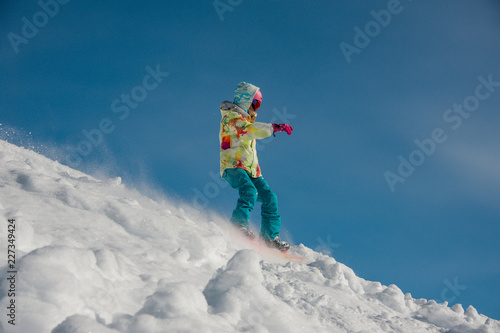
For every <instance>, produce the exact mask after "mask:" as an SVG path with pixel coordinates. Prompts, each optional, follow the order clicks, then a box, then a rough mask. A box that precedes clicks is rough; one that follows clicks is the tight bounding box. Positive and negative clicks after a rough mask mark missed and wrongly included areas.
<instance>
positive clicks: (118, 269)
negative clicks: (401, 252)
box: [0, 140, 500, 333]
mask: <svg viewBox="0 0 500 333" xmlns="http://www.w3.org/2000/svg"><path fill="white" fill-rule="evenodd" d="M0 217H1V220H2V221H3V222H2V225H3V227H1V228H0V251H3V253H7V246H8V245H9V244H12V242H8V241H7V240H8V239H9V238H8V236H9V235H8V234H9V232H8V228H7V226H8V224H9V222H8V221H9V220H15V221H14V222H13V224H15V232H14V235H15V246H16V248H15V255H16V262H15V265H14V268H12V267H7V260H5V259H4V261H3V262H2V264H1V265H3V266H2V267H1V268H2V269H1V271H0V278H1V284H0V307H1V308H2V309H5V310H4V312H5V313H4V314H3V315H2V320H1V321H0V332H9V333H10V332H13V333H15V332H19V333H35V332H36V333H45V332H47V333H50V332H52V333H70V332H71V333H84V332H85V333H87V332H93V333H96V332H102V333H109V332H123V333H142V332H144V333H146V332H147V333H154V332H158V333H159V332H273V333H274V332H287V333H289V332H301V333H303V332H318V333H320V332H346V333H347V332H349V333H354V332H355V333H368V332H370V333H374V332H404V333H407V332H412V333H418V332H422V333H423V332H425V333H430V332H436V333H437V332H439V333H495V332H500V322H498V321H496V320H493V319H490V318H487V317H486V316H484V315H481V314H478V313H477V311H476V310H475V309H474V308H473V307H469V308H467V310H466V311H464V309H463V308H462V306H461V305H454V306H453V307H452V308H450V307H448V305H447V303H442V304H437V303H436V302H435V301H428V300H424V299H419V300H417V299H414V298H412V297H411V295H410V294H408V293H407V294H404V293H403V292H402V291H401V290H400V289H399V288H398V287H397V286H395V285H390V286H384V285H382V284H380V283H378V282H372V281H366V280H364V279H362V278H360V277H358V276H356V274H355V273H354V272H353V270H352V269H350V268H349V267H347V266H345V265H343V264H342V263H339V262H337V261H336V260H335V259H334V258H332V257H329V256H326V255H324V254H321V253H318V252H314V251H313V250H311V249H309V248H307V247H305V246H303V245H297V246H293V247H292V249H291V252H292V253H293V254H296V255H299V256H304V257H307V258H310V261H311V263H310V264H297V263H290V262H289V263H286V262H283V261H282V260H281V261H280V260H267V259H266V258H263V257H262V256H261V255H260V254H259V253H258V252H256V251H255V250H254V249H251V248H249V247H248V246H247V247H245V245H244V244H241V242H238V241H236V240H235V239H234V238H232V237H230V236H229V234H228V230H227V229H228V225H227V223H226V222H225V221H224V220H223V219H222V218H220V217H218V216H217V215H215V214H213V213H209V212H205V213H204V215H202V216H200V214H199V213H198V211H197V209H195V208H192V207H190V206H188V205H183V204H178V203H177V204H176V203H173V202H171V201H169V200H166V199H156V200H152V199H150V198H148V197H146V196H144V195H142V194H140V193H139V192H138V191H136V190H134V189H130V188H127V186H126V185H125V184H123V183H122V182H121V179H120V178H113V179H106V180H100V179H96V178H94V177H91V176H89V175H86V174H83V173H81V172H79V171H76V170H73V169H71V168H68V167H66V166H63V165H61V164H59V163H57V162H54V161H52V160H49V159H47V158H45V157H43V156H41V155H39V154H37V153H35V152H33V151H29V150H26V149H23V148H20V147H17V146H14V145H12V144H9V143H7V142H5V141H1V140H0ZM11 270H14V271H15V273H8V271H11ZM12 275H14V277H13V276H12ZM11 304H14V305H15V310H13V312H12V311H10V310H9V311H10V314H13V316H10V317H9V316H6V314H9V312H7V309H8V306H10V305H11ZM13 324H15V325H13Z"/></svg>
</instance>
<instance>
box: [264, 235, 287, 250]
mask: <svg viewBox="0 0 500 333" xmlns="http://www.w3.org/2000/svg"><path fill="white" fill-rule="evenodd" d="M264 242H265V243H266V245H267V246H268V247H270V248H272V249H277V250H280V251H281V252H286V251H288V250H289V249H290V244H288V243H287V242H285V241H282V240H280V237H279V236H276V237H274V239H264Z"/></svg>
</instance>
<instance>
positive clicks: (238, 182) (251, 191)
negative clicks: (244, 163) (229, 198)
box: [223, 168, 257, 228]
mask: <svg viewBox="0 0 500 333" xmlns="http://www.w3.org/2000/svg"><path fill="white" fill-rule="evenodd" d="M223 178H224V179H225V180H226V181H227V182H228V183H229V185H231V187H232V188H234V189H237V190H238V192H239V195H240V197H239V199H238V202H237V204H236V208H235V209H234V211H233V214H232V216H231V223H233V224H235V225H241V226H244V227H247V228H249V227H250V225H249V222H248V220H249V219H250V212H251V211H252V210H253V207H254V206H255V202H256V201H257V189H256V188H255V186H254V184H253V183H252V180H251V178H250V176H249V175H248V173H247V172H246V171H245V170H243V169H239V168H235V169H226V170H225V171H224V174H223Z"/></svg>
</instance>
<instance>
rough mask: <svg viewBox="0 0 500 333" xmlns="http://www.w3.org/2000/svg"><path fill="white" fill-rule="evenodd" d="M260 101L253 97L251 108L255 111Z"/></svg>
mask: <svg viewBox="0 0 500 333" xmlns="http://www.w3.org/2000/svg"><path fill="white" fill-rule="evenodd" d="M260 103H261V101H259V100H256V99H254V100H253V101H252V106H253V109H254V110H255V111H257V109H258V108H260Z"/></svg>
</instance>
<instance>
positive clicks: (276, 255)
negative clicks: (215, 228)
mask: <svg viewBox="0 0 500 333" xmlns="http://www.w3.org/2000/svg"><path fill="white" fill-rule="evenodd" d="M229 234H230V235H231V237H232V238H235V239H237V240H239V241H241V242H243V243H244V244H246V245H249V246H251V247H252V248H253V249H255V250H256V251H257V252H259V253H260V254H261V255H262V256H263V257H264V258H265V259H268V260H273V259H274V260H275V261H281V262H294V263H298V264H309V263H311V262H312V261H313V260H312V259H309V258H304V257H299V256H296V255H293V254H290V253H288V252H283V251H280V250H278V249H273V248H270V247H268V246H267V245H266V244H265V243H264V242H263V241H260V240H258V239H257V238H255V239H253V240H251V239H249V238H246V237H244V236H241V235H236V234H233V233H229Z"/></svg>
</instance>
